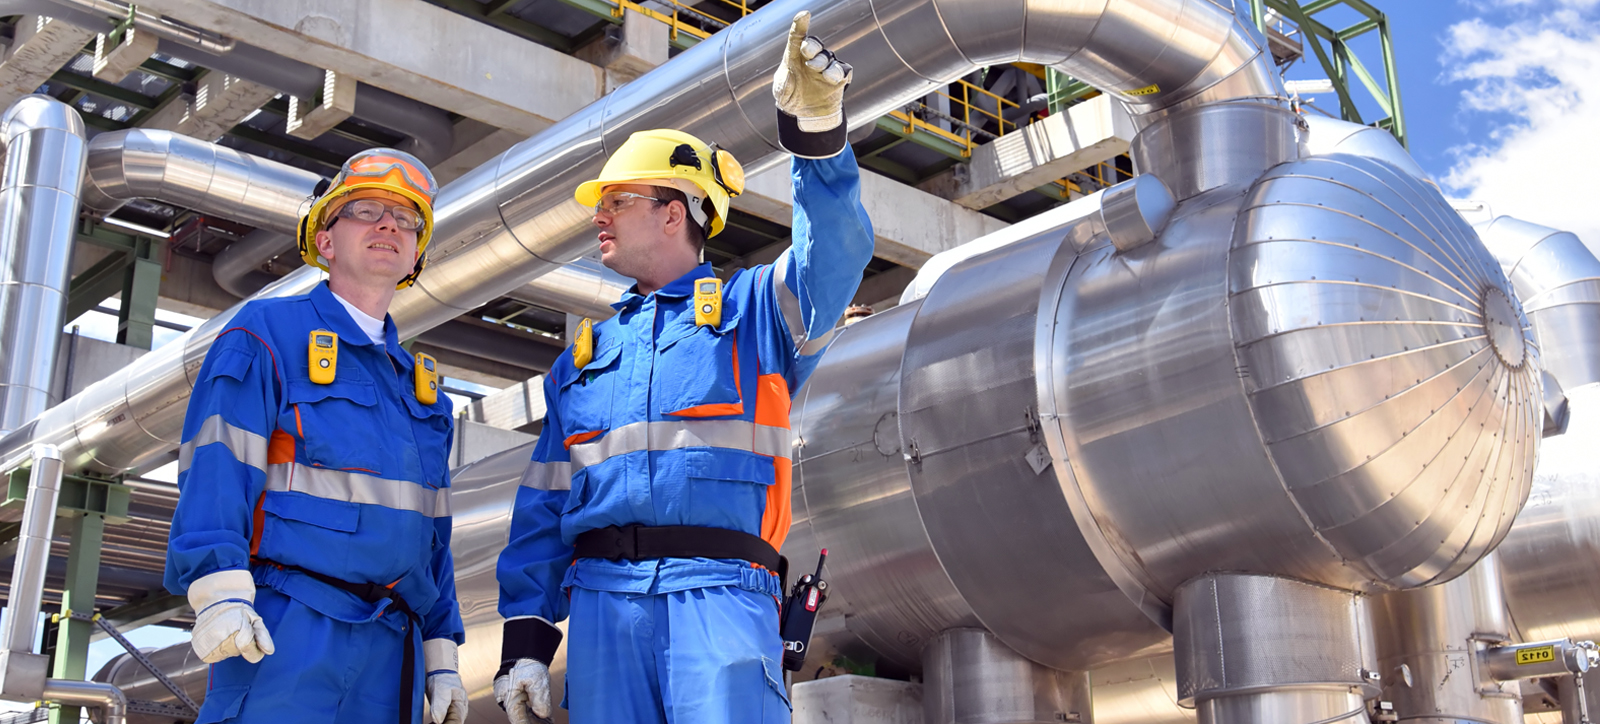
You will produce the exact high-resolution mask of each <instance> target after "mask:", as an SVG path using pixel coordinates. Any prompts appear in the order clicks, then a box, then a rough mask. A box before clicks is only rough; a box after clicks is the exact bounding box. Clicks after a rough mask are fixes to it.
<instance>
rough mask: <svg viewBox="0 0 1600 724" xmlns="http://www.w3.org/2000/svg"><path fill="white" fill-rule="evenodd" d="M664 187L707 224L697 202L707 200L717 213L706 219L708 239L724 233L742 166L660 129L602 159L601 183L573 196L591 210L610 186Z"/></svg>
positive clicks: (636, 137)
mask: <svg viewBox="0 0 1600 724" xmlns="http://www.w3.org/2000/svg"><path fill="white" fill-rule="evenodd" d="M626 183H633V184H645V185H648V186H665V187H667V188H675V189H678V190H679V191H682V192H683V193H684V194H685V195H686V196H688V197H689V213H690V215H691V216H693V217H694V218H695V221H697V222H699V223H700V224H702V225H705V224H706V222H707V219H705V218H703V217H704V216H705V211H704V209H703V207H702V206H701V201H702V200H704V199H711V207H712V208H713V209H714V210H715V212H716V213H715V214H713V215H712V217H711V218H710V219H709V221H710V224H709V227H708V228H707V231H706V236H707V237H708V238H709V237H712V236H716V235H717V234H719V233H721V232H722V227H723V226H724V225H725V222H726V221H727V219H728V200H729V199H731V198H733V197H735V196H738V195H739V194H742V193H744V167H743V166H740V165H739V162H738V161H737V160H735V159H734V157H733V154H731V153H728V152H727V151H724V150H722V149H720V148H717V146H716V144H711V145H707V144H705V143H704V142H702V141H701V140H700V139H698V138H695V137H694V136H691V135H689V134H687V133H684V132H682V131H674V130H670V129H666V128H658V129H656V130H653V131H639V132H638V133H635V134H633V135H631V136H628V140H627V141H624V142H623V143H622V147H621V148H618V149H617V152H616V153H613V154H611V158H609V159H606V165H605V168H603V169H601V170H600V178H597V179H595V180H593V181H585V182H584V183H582V184H579V185H578V191H577V193H575V194H573V197H574V198H576V199H577V200H578V203H580V204H583V205H584V206H586V207H589V208H593V207H594V206H595V205H596V204H598V203H600V195H601V193H600V192H601V191H602V190H604V189H605V187H607V186H611V185H614V184H626Z"/></svg>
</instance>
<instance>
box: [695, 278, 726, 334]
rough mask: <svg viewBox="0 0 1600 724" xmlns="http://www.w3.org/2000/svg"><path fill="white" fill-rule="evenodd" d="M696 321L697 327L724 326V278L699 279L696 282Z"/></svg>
mask: <svg viewBox="0 0 1600 724" xmlns="http://www.w3.org/2000/svg"><path fill="white" fill-rule="evenodd" d="M694 323H695V326H697V327H720V326H722V280H721V279H718V278H716V277H706V278H705V279H697V280H695V283H694Z"/></svg>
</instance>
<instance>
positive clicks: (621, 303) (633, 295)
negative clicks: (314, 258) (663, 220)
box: [335, 262, 716, 311]
mask: <svg viewBox="0 0 1600 724" xmlns="http://www.w3.org/2000/svg"><path fill="white" fill-rule="evenodd" d="M709 276H716V272H714V271H712V269H711V264H709V263H705V262H702V263H701V264H700V266H697V267H695V268H694V269H693V270H692V271H690V272H689V273H688V274H685V275H683V276H681V277H678V278H677V279H674V280H672V281H671V282H668V283H667V285H666V286H664V287H662V288H660V289H657V290H656V291H655V292H654V293H655V295H656V296H658V297H665V298H667V299H683V298H686V297H689V296H693V295H694V283H695V281H697V280H700V279H704V278H706V277H709ZM648 296H649V295H646V294H640V293H639V285H638V284H634V285H633V286H631V287H628V291H626V292H623V294H622V299H620V300H618V301H617V302H616V303H614V304H612V305H611V308H612V309H615V310H617V311H622V310H624V309H627V308H629V307H637V306H639V305H640V304H643V303H644V300H645V298H646V297H648ZM335 304H337V302H335Z"/></svg>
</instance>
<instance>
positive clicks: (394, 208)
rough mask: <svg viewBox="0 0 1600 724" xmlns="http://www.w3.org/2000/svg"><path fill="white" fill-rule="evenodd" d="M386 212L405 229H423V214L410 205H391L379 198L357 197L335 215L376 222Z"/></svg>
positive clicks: (368, 222) (370, 222) (335, 216)
mask: <svg viewBox="0 0 1600 724" xmlns="http://www.w3.org/2000/svg"><path fill="white" fill-rule="evenodd" d="M384 214H389V215H391V216H393V217H394V225H395V226H398V227H400V228H401V229H402V230H404V231H420V230H422V214H421V213H418V212H417V210H416V209H413V208H411V207H409V206H400V205H389V204H385V203H383V202H382V201H379V200H377V199H356V200H355V201H351V202H349V203H347V204H345V205H344V206H341V207H339V211H338V212H337V213H335V214H334V215H333V216H334V218H337V219H354V220H356V221H360V222H362V223H367V224H376V223H378V221H379V220H381V219H382V218H383V215H384Z"/></svg>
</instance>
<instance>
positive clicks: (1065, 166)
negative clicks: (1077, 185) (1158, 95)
mask: <svg viewBox="0 0 1600 724" xmlns="http://www.w3.org/2000/svg"><path fill="white" fill-rule="evenodd" d="M1133 136H1134V128H1133V121H1132V120H1130V119H1129V118H1128V113H1127V111H1125V110H1123V108H1122V105H1121V104H1120V103H1113V102H1112V100H1111V98H1110V97H1109V96H1104V95H1102V96H1098V97H1095V98H1091V99H1089V100H1088V101H1085V102H1083V103H1079V104H1078V105H1075V106H1073V107H1071V108H1068V109H1067V110H1066V112H1064V113H1057V114H1055V115H1052V116H1049V117H1047V118H1045V119H1044V120H1041V121H1039V122H1037V123H1033V124H1031V125H1028V126H1024V127H1023V128H1022V129H1021V130H1019V131H1016V132H1014V133H1008V134H1006V135H1004V136H1001V137H999V138H997V139H995V140H994V141H992V142H990V143H987V144H984V145H982V146H979V147H978V148H977V149H976V150H974V151H973V152H972V161H970V162H969V163H965V164H961V165H958V166H954V167H952V168H951V169H950V170H948V171H945V172H944V173H941V174H939V175H937V176H934V177H933V178H931V179H928V180H927V181H924V182H922V183H921V184H920V185H919V188H921V189H922V190H924V191H927V192H929V193H932V194H934V195H936V196H941V197H943V198H946V199H950V200H951V201H954V202H956V203H957V204H960V205H962V206H965V207H967V208H969V209H985V208H988V207H990V206H993V205H995V204H998V203H1000V202H1001V201H1005V200H1006V199H1009V198H1011V197H1013V196H1019V195H1021V194H1024V193H1026V192H1028V191H1032V190H1033V189H1036V188H1038V187H1040V186H1043V185H1045V184H1047V183H1050V182H1051V181H1056V180H1058V179H1062V178H1066V177H1067V175H1068V174H1071V173H1074V172H1077V171H1082V170H1083V169H1086V168H1088V167H1090V166H1093V165H1095V164H1097V163H1101V162H1104V161H1107V160H1110V159H1112V158H1115V157H1116V156H1118V155H1120V154H1123V153H1126V152H1127V151H1128V147H1129V144H1131V143H1132V142H1133Z"/></svg>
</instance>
